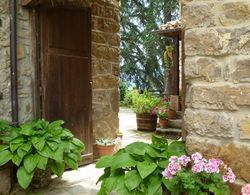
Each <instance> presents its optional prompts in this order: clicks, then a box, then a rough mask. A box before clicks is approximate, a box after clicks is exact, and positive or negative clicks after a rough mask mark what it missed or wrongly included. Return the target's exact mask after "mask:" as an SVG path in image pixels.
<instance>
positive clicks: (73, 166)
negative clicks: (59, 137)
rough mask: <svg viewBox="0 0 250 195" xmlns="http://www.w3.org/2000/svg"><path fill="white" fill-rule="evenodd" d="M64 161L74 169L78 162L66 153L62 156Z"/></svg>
mask: <svg viewBox="0 0 250 195" xmlns="http://www.w3.org/2000/svg"><path fill="white" fill-rule="evenodd" d="M64 161H65V163H66V164H67V165H68V166H69V167H70V168H72V169H74V170H76V169H77V168H78V164H77V162H76V161H74V160H73V159H71V158H69V157H68V156H67V155H65V156H64Z"/></svg>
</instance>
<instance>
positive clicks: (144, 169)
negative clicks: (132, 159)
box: [137, 161, 157, 179]
mask: <svg viewBox="0 0 250 195" xmlns="http://www.w3.org/2000/svg"><path fill="white" fill-rule="evenodd" d="M156 167H157V165H156V164H155V163H149V162H146V161H144V162H137V169H138V171H139V173H140V175H141V177H142V178H143V179H144V178H145V177H147V176H148V175H150V174H151V173H152V172H153V171H154V170H155V169H156Z"/></svg>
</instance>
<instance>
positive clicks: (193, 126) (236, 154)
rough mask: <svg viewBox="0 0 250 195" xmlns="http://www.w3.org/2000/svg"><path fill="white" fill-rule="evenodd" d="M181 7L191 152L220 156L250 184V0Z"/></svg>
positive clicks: (186, 2)
mask: <svg viewBox="0 0 250 195" xmlns="http://www.w3.org/2000/svg"><path fill="white" fill-rule="evenodd" d="M181 7H182V8H181V15H182V20H183V22H184V25H185V39H184V43H185V63H184V67H185V76H186V86H187V91H186V107H187V108H186V111H185V115H184V126H185V128H186V130H187V132H188V136H187V148H188V151H189V152H190V153H191V152H195V151H199V152H201V153H203V154H204V155H205V156H206V157H219V158H222V159H223V160H225V162H226V163H227V164H228V165H229V166H230V167H232V169H233V170H234V171H235V172H236V175H237V178H238V179H239V181H241V182H243V183H244V182H248V183H250V0H226V1H218V0H182V1H181ZM235 193H236V192H235Z"/></svg>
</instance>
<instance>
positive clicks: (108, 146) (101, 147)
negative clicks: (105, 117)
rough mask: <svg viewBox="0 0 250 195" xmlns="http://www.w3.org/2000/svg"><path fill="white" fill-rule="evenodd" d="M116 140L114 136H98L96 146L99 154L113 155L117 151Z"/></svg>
mask: <svg viewBox="0 0 250 195" xmlns="http://www.w3.org/2000/svg"><path fill="white" fill-rule="evenodd" d="M115 145H116V140H115V139H112V138H98V139H96V148H97V151H98V155H99V156H100V157H101V156H105V155H112V154H113V153H114V151H115Z"/></svg>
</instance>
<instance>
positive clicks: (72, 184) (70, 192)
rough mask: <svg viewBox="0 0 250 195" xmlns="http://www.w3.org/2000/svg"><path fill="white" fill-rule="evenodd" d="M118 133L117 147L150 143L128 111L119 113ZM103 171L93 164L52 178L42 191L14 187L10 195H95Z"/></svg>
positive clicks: (133, 115)
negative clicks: (120, 135)
mask: <svg viewBox="0 0 250 195" xmlns="http://www.w3.org/2000/svg"><path fill="white" fill-rule="evenodd" d="M119 121H120V131H122V133H123V138H122V140H121V143H120V144H119V145H120V146H119V147H124V146H126V145H128V144H130V143H132V142H134V141H144V142H150V139H151V135H152V133H147V132H138V131H137V130H136V117H135V114H134V113H133V112H132V111H131V110H130V109H124V108H121V109H120V113H119ZM102 173H103V171H102V170H100V169H96V168H95V164H90V165H87V166H84V167H80V168H79V169H78V170H77V171H67V172H65V173H64V174H63V177H62V178H57V177H54V178H53V180H52V182H51V185H50V186H49V187H48V188H47V189H44V190H39V191H34V190H33V191H29V192H27V193H25V192H24V191H23V190H22V189H21V188H19V187H18V186H16V187H15V188H14V190H13V191H12V193H11V194H12V195H24V194H30V195H31V194H37V195H43V194H44V195H95V194H97V192H98V190H99V188H100V184H98V185H96V181H97V180H98V178H99V177H100V176H101V175H102Z"/></svg>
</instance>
